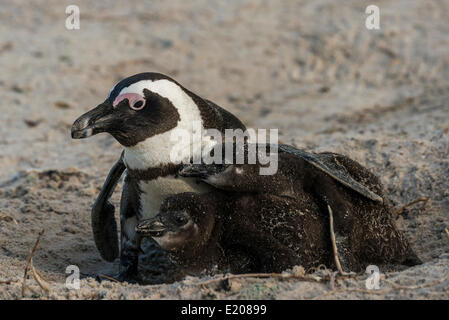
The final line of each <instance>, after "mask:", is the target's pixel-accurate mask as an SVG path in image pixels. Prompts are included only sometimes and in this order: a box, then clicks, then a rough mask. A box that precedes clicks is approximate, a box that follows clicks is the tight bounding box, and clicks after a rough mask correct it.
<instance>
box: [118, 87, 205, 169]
mask: <svg viewBox="0 0 449 320" xmlns="http://www.w3.org/2000/svg"><path fill="white" fill-rule="evenodd" d="M144 89H148V90H150V91H152V92H154V93H157V94H159V95H160V96H162V97H164V98H167V99H168V100H169V101H170V102H171V103H172V104H173V106H174V107H175V108H176V109H177V111H178V113H179V116H180V121H179V122H178V125H177V126H176V127H175V128H173V129H171V130H169V131H166V132H164V133H161V134H158V135H155V136H153V137H150V138H148V139H146V140H145V141H142V142H139V143H138V144H137V145H135V146H133V147H128V148H125V162H126V165H127V167H128V168H132V169H142V170H144V169H147V168H149V167H158V166H160V165H164V164H168V163H171V162H172V161H171V159H170V152H171V150H173V147H174V146H175V145H177V144H178V143H179V142H177V141H172V139H171V137H172V133H173V131H174V130H179V129H182V130H185V131H186V132H187V133H190V134H189V135H190V137H192V135H193V131H194V124H195V123H198V122H199V123H200V124H201V127H203V121H202V118H201V114H200V111H199V109H198V106H197V105H196V104H195V102H194V101H193V100H192V98H191V97H190V96H189V95H188V94H187V93H186V92H185V91H184V90H183V89H182V88H181V87H180V86H178V85H177V84H176V83H174V82H172V81H170V80H166V79H163V80H156V81H151V80H142V81H139V82H136V83H133V84H132V85H130V86H129V87H126V88H123V89H122V90H121V91H120V93H119V95H122V94H127V93H137V94H141V95H143V90H144ZM148 107H149V108H151V106H148ZM191 140H192V139H191ZM191 143H192V141H191ZM205 143H206V142H205ZM186 147H190V146H186ZM199 152H201V151H200V150H199ZM179 162H180V161H179Z"/></svg>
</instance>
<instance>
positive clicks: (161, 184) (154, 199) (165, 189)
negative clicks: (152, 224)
mask: <svg viewBox="0 0 449 320" xmlns="http://www.w3.org/2000/svg"><path fill="white" fill-rule="evenodd" d="M139 187H140V190H141V191H142V193H141V195H140V217H139V218H140V219H149V218H152V217H154V216H155V215H156V214H157V212H158V211H159V208H160V206H161V203H162V201H163V200H164V199H165V198H167V197H168V196H171V195H175V194H178V193H182V192H195V193H204V192H208V191H210V190H211V189H212V187H210V186H208V185H207V184H205V183H199V184H198V183H197V182H196V179H195V178H179V177H178V178H175V177H174V176H166V177H159V178H157V179H155V180H149V181H143V180H142V181H140V182H139Z"/></svg>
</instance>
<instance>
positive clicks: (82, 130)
mask: <svg viewBox="0 0 449 320" xmlns="http://www.w3.org/2000/svg"><path fill="white" fill-rule="evenodd" d="M112 112H113V107H112V104H111V103H109V102H103V103H102V104H99V105H98V106H97V107H95V108H94V109H92V110H90V111H88V112H86V113H85V114H83V115H82V116H81V117H79V118H78V119H76V120H75V122H74V123H73V125H72V138H73V139H84V138H88V137H90V136H93V135H95V134H97V133H100V132H107V131H108V128H109V127H110V126H111V125H112V123H113V114H112Z"/></svg>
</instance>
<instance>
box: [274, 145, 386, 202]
mask: <svg viewBox="0 0 449 320" xmlns="http://www.w3.org/2000/svg"><path fill="white" fill-rule="evenodd" d="M279 150H282V151H284V152H287V153H290V154H294V155H296V156H298V157H300V158H302V159H304V160H305V161H307V162H308V163H310V164H311V165H313V166H314V167H315V168H317V169H319V170H321V171H323V172H324V173H326V174H327V175H328V176H330V177H332V178H333V179H334V180H337V181H338V182H340V183H341V184H343V185H344V186H346V187H348V188H350V189H352V190H354V191H356V192H357V193H359V194H361V195H362V196H364V197H366V198H368V199H371V200H373V201H376V202H379V203H383V198H382V197H381V196H379V195H378V194H376V193H374V192H373V191H371V190H370V189H368V188H367V187H366V186H364V185H362V184H361V183H360V182H358V181H356V180H355V179H354V178H353V177H352V176H351V174H350V173H349V172H348V171H347V170H346V168H345V167H344V166H343V165H341V164H340V163H339V162H338V160H337V159H336V154H333V153H317V154H314V153H308V152H306V151H304V150H301V149H297V148H294V147H292V146H289V145H285V144H280V145H279Z"/></svg>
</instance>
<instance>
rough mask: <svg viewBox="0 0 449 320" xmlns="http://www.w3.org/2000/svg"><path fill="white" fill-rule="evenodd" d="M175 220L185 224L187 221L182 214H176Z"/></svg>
mask: <svg viewBox="0 0 449 320" xmlns="http://www.w3.org/2000/svg"><path fill="white" fill-rule="evenodd" d="M176 222H177V223H179V224H185V223H186V222H187V219H186V217H184V216H177V217H176Z"/></svg>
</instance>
